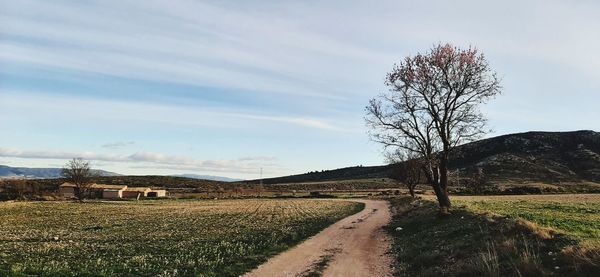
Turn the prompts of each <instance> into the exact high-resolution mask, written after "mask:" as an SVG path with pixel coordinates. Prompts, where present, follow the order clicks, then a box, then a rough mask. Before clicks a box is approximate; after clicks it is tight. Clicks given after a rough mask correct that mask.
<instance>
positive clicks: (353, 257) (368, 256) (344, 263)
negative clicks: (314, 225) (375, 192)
mask: <svg viewBox="0 0 600 277" xmlns="http://www.w3.org/2000/svg"><path fill="white" fill-rule="evenodd" d="M352 201H359V202H363V203H365V209H364V210H363V211H361V212H359V213H357V214H355V215H352V216H349V217H346V218H344V219H342V220H340V221H338V222H336V223H335V224H333V225H331V226H329V227H328V228H326V229H325V230H323V231H321V232H320V233H319V234H317V235H315V236H314V237H312V238H310V239H308V240H307V241H305V242H303V243H302V244H300V245H298V246H296V247H294V248H292V249H290V250H288V251H286V252H284V253H281V254H279V255H277V256H275V257H273V258H271V259H270V260H268V261H267V262H266V263H264V264H263V265H261V266H259V267H258V268H257V269H255V270H254V271H252V272H250V273H248V274H246V275H245V276H261V277H263V276H306V275H309V274H311V273H319V272H320V273H322V274H323V276H391V275H392V268H391V264H392V259H391V258H390V257H389V256H388V255H387V254H386V253H387V252H388V249H389V246H390V239H389V238H388V236H387V234H386V233H385V231H384V230H383V229H382V227H383V226H385V225H387V224H388V223H389V221H390V219H391V213H390V209H389V206H388V203H387V202H386V201H378V200H352Z"/></svg>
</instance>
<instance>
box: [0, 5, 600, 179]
mask: <svg viewBox="0 0 600 277" xmlns="http://www.w3.org/2000/svg"><path fill="white" fill-rule="evenodd" d="M598 11H600V4H599V3H598V2H597V1H496V2H495V3H491V2H486V3H484V2H483V1H475V0H474V1H235V2H234V1H231V2H226V1H27V0H24V1H5V0H0V124H1V125H2V132H1V134H0V164H5V165H10V166H30V167H56V166H62V165H63V164H64V163H65V161H66V160H67V159H69V158H70V157H74V156H81V157H85V158H88V159H90V160H92V162H93V165H94V166H95V167H97V168H102V169H105V170H111V171H115V172H118V173H123V174H178V173H197V174H211V175H220V176H228V177H237V178H258V176H259V170H260V168H261V167H263V168H264V175H265V176H279V175H286V174H294V173H304V172H307V171H312V170H321V169H331V168H338V167H345V166H353V165H360V164H362V165H377V164H382V163H383V158H382V156H381V147H380V146H379V145H377V144H375V143H373V142H370V141H369V139H368V136H367V135H366V127H365V126H364V121H363V116H364V106H365V105H366V104H367V101H368V99H369V98H371V97H373V96H375V95H377V94H378V93H381V92H383V91H384V90H385V87H384V86H383V79H384V76H385V73H386V72H387V71H389V70H390V69H391V68H392V66H393V64H394V63H395V62H397V61H399V60H400V59H402V58H403V57H404V56H407V55H411V54H415V53H417V52H420V51H421V52H422V51H426V50H427V49H429V48H430V47H431V46H432V45H433V44H435V43H437V42H450V43H453V44H455V45H458V46H464V47H468V46H469V45H474V46H476V47H478V48H479V49H480V50H481V51H483V52H484V53H485V54H486V56H487V58H488V60H489V61H490V64H491V66H492V67H493V68H494V69H495V70H496V71H497V72H498V74H499V75H500V76H501V77H502V85H503V95H501V96H500V97H499V98H497V99H496V100H494V101H493V102H492V103H490V104H488V105H487V106H485V107H484V108H483V110H484V112H485V113H486V114H487V115H488V117H489V123H490V127H491V128H492V129H493V132H492V133H490V134H489V135H488V136H493V135H500V134H506V133H513V132H522V131H530V130H548V131H565V130H578V129H591V130H598V129H600V128H599V127H600V126H599V125H600V123H599V122H598V120H597V119H598V118H599V116H600V112H599V109H598V107H597V106H598V102H599V101H600V91H599V87H600V51H598V49H600V32H599V31H598V30H600V18H599V17H598V16H597V13H598Z"/></svg>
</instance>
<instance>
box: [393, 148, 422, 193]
mask: <svg viewBox="0 0 600 277" xmlns="http://www.w3.org/2000/svg"><path fill="white" fill-rule="evenodd" d="M386 158H387V160H388V163H390V164H391V166H392V169H391V172H390V176H389V177H390V178H391V179H393V180H396V181H398V182H400V183H402V184H404V185H405V186H406V188H407V189H408V192H409V193H410V196H412V197H413V198H414V197H415V188H416V187H417V185H418V184H420V183H421V181H422V179H423V178H424V174H423V166H422V162H421V161H420V160H419V159H418V158H416V157H414V156H411V157H408V158H403V155H402V153H395V152H393V153H390V152H388V153H386Z"/></svg>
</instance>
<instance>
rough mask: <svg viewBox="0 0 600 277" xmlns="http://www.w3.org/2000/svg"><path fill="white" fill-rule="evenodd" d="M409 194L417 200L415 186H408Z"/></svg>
mask: <svg viewBox="0 0 600 277" xmlns="http://www.w3.org/2000/svg"><path fill="white" fill-rule="evenodd" d="M408 192H409V193H410V196H412V198H415V187H414V186H412V185H411V186H408Z"/></svg>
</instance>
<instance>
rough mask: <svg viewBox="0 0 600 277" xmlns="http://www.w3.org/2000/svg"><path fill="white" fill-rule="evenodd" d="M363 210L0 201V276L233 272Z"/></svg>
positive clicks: (339, 205) (284, 203) (302, 204)
mask: <svg viewBox="0 0 600 277" xmlns="http://www.w3.org/2000/svg"><path fill="white" fill-rule="evenodd" d="M363 208H364V205H363V204H360V203H353V202H341V201H315V200H219V201H147V202H146V201H140V202H112V203H100V202H93V203H83V204H79V203H67V202H58V203H57V202H53V203H50V202H45V203H32V202H29V203H27V202H25V203H19V202H17V203H0V275H6V274H8V275H15V276H17V275H20V274H31V275H61V276H114V275H136V276H140V275H141V276H157V275H161V276H239V275H240V274H243V273H244V272H247V271H248V270H250V269H252V268H254V267H256V266H257V265H258V264H260V263H262V262H264V261H266V259H267V258H268V257H270V256H272V255H274V254H276V253H278V252H281V251H283V250H285V249H287V248H289V247H291V246H293V245H295V244H297V243H298V242H300V241H302V240H304V239H306V238H307V237H309V236H311V235H314V234H316V233H317V232H319V231H320V230H322V229H323V228H325V227H326V226H328V225H330V224H332V223H333V222H335V221H337V220H339V219H341V218H343V217H345V216H348V215H350V214H353V213H356V212H358V211H360V210H362V209H363Z"/></svg>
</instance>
